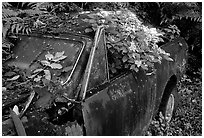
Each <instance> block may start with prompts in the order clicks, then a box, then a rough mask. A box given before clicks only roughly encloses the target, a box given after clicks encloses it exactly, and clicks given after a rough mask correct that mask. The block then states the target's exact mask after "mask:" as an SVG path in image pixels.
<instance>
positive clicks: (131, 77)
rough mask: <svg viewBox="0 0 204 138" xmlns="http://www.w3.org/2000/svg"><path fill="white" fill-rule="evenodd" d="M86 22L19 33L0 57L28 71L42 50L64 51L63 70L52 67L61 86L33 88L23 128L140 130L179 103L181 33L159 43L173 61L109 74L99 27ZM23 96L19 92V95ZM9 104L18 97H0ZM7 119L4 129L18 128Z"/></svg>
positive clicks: (40, 131) (37, 131) (47, 131)
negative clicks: (9, 52)
mask: <svg viewBox="0 0 204 138" xmlns="http://www.w3.org/2000/svg"><path fill="white" fill-rule="evenodd" d="M86 27H87V25H86V24H80V25H78V27H75V28H72V27H70V28H68V30H69V33H66V34H59V35H58V36H54V35H40V34H37V35H35V34H31V35H29V36H28V35H20V36H18V40H17V43H16V46H15V47H14V49H13V51H14V55H13V58H12V59H9V60H8V61H6V62H5V63H4V64H6V65H7V66H15V67H18V68H20V69H23V70H24V71H25V72H26V73H28V74H29V73H30V72H31V71H32V70H33V69H35V68H37V62H36V61H37V60H36V58H37V59H43V58H44V57H45V54H46V50H48V51H50V53H56V52H59V51H64V55H65V56H67V58H66V59H65V60H63V61H62V63H61V64H62V65H63V67H65V68H66V69H67V70H66V71H65V72H63V74H62V71H61V72H60V73H61V74H59V72H58V71H55V70H54V71H53V72H52V74H54V75H59V76H60V78H61V84H62V88H59V89H58V87H57V86H56V89H52V90H50V89H48V88H47V87H43V88H33V89H34V91H35V92H36V93H37V94H36V96H35V98H34V99H33V101H32V104H31V105H30V107H29V108H28V109H27V111H26V112H25V113H24V115H23V116H24V117H26V119H24V121H22V124H23V126H24V129H25V132H26V134H27V135H35V136H40V135H44V136H45V135H53V136H54V135H87V136H89V135H95V136H96V135H106V136H111V135H121V136H122V135H144V132H145V130H147V128H148V126H149V124H150V122H151V119H152V118H153V117H154V116H155V115H156V114H157V113H158V111H161V112H162V113H163V115H164V117H165V119H166V120H167V121H170V120H171V118H172V115H173V111H174V109H175V107H176V105H177V103H178V92H177V83H178V82H179V80H180V77H181V75H182V73H183V70H184V69H185V62H186V50H187V44H186V42H185V41H184V39H183V38H178V39H176V40H175V41H173V42H169V43H167V44H164V45H162V46H161V47H162V49H164V50H165V51H166V52H168V53H170V55H171V58H172V59H173V61H166V60H162V63H161V64H159V63H156V64H155V68H156V72H155V73H150V72H147V71H145V70H142V69H140V70H139V72H137V73H136V72H134V71H132V70H124V71H123V72H121V73H120V74H118V75H116V76H110V72H109V67H108V62H109V56H110V55H108V52H107V48H106V42H105V34H104V28H103V27H99V28H98V29H97V30H96V31H95V33H93V34H86V33H84V30H85V29H86ZM44 51H45V52H44ZM40 93H43V94H40ZM28 94H29V92H28ZM28 96H29V95H28ZM28 96H27V97H26V96H24V101H25V99H27V98H28ZM22 99H23V98H22ZM59 99H60V100H59ZM14 105H18V103H17V102H15V103H12V102H10V103H3V106H2V107H3V108H2V110H7V109H9V108H13V106H14ZM3 113H4V112H3ZM19 118H21V117H19ZM21 120H23V119H22V118H21ZM8 122H9V121H5V120H3V124H2V128H3V135H9V133H11V131H14V132H15V129H18V128H16V127H15V125H13V123H12V122H11V121H10V122H9V123H8ZM14 134H15V133H14ZM16 135H17V134H16Z"/></svg>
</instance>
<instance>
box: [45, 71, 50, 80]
mask: <svg viewBox="0 0 204 138" xmlns="http://www.w3.org/2000/svg"><path fill="white" fill-rule="evenodd" d="M44 73H45V79H47V80H49V81H50V80H51V73H50V71H49V70H44Z"/></svg>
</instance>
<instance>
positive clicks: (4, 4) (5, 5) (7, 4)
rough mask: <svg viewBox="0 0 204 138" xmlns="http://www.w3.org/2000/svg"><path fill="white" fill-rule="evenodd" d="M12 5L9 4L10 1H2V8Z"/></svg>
mask: <svg viewBox="0 0 204 138" xmlns="http://www.w3.org/2000/svg"><path fill="white" fill-rule="evenodd" d="M9 7H11V4H9V3H8V2H2V9H6V8H9Z"/></svg>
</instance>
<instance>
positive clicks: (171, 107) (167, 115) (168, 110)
mask: <svg viewBox="0 0 204 138" xmlns="http://www.w3.org/2000/svg"><path fill="white" fill-rule="evenodd" d="M174 102H175V98H174V95H173V94H171V95H170V96H169V99H168V102H167V106H166V112H165V119H166V121H167V122H169V121H170V120H171V118H172V115H173V110H174Z"/></svg>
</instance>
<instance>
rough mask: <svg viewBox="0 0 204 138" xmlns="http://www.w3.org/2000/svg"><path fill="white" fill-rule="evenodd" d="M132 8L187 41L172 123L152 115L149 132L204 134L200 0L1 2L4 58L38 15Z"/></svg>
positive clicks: (150, 22) (146, 20)
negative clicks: (186, 59) (153, 117)
mask: <svg viewBox="0 0 204 138" xmlns="http://www.w3.org/2000/svg"><path fill="white" fill-rule="evenodd" d="M96 8H103V9H105V10H112V11H114V10H117V9H129V10H130V11H132V12H134V13H135V14H136V15H137V16H138V18H139V19H140V20H142V22H143V23H144V24H145V25H147V26H151V27H156V28H160V29H163V30H165V31H166V32H167V34H168V36H167V37H166V38H167V39H168V41H171V40H172V39H174V38H175V37H180V36H181V37H183V38H185V40H186V42H187V44H188V61H187V64H186V74H185V75H184V76H183V79H182V82H181V83H180V84H179V85H178V87H179V93H180V94H181V102H180V105H179V107H178V109H177V111H176V113H175V117H174V118H173V120H172V121H171V123H165V122H163V120H162V117H161V118H160V120H156V119H153V121H152V123H151V125H150V128H149V130H148V131H147V133H146V135H179V136H180V135H202V87H201V84H202V77H201V74H202V3H201V2H180V3H177V2H174V3H173V2H148V3H147V2H136V3H134V2H124V3H122V2H116V3H113V2H106V3H105V2H103V3H102V2H97V3H90V2H74V3H60V2H55V3H53V2H49V3H31V2H10V3H5V2H4V3H2V26H3V30H2V34H3V38H2V54H3V59H2V60H3V61H4V60H6V59H7V58H8V57H9V56H10V55H11V51H10V49H11V48H12V47H13V46H14V44H13V43H12V41H11V40H12V38H14V37H15V36H13V34H14V33H15V34H16V33H17V34H18V33H24V34H29V33H30V32H32V28H31V26H38V25H42V24H43V22H41V21H40V20H39V19H40V18H41V17H42V16H43V15H44V14H47V13H49V15H54V16H60V15H62V14H64V13H75V12H79V11H87V10H88V11H91V10H94V9H96Z"/></svg>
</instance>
